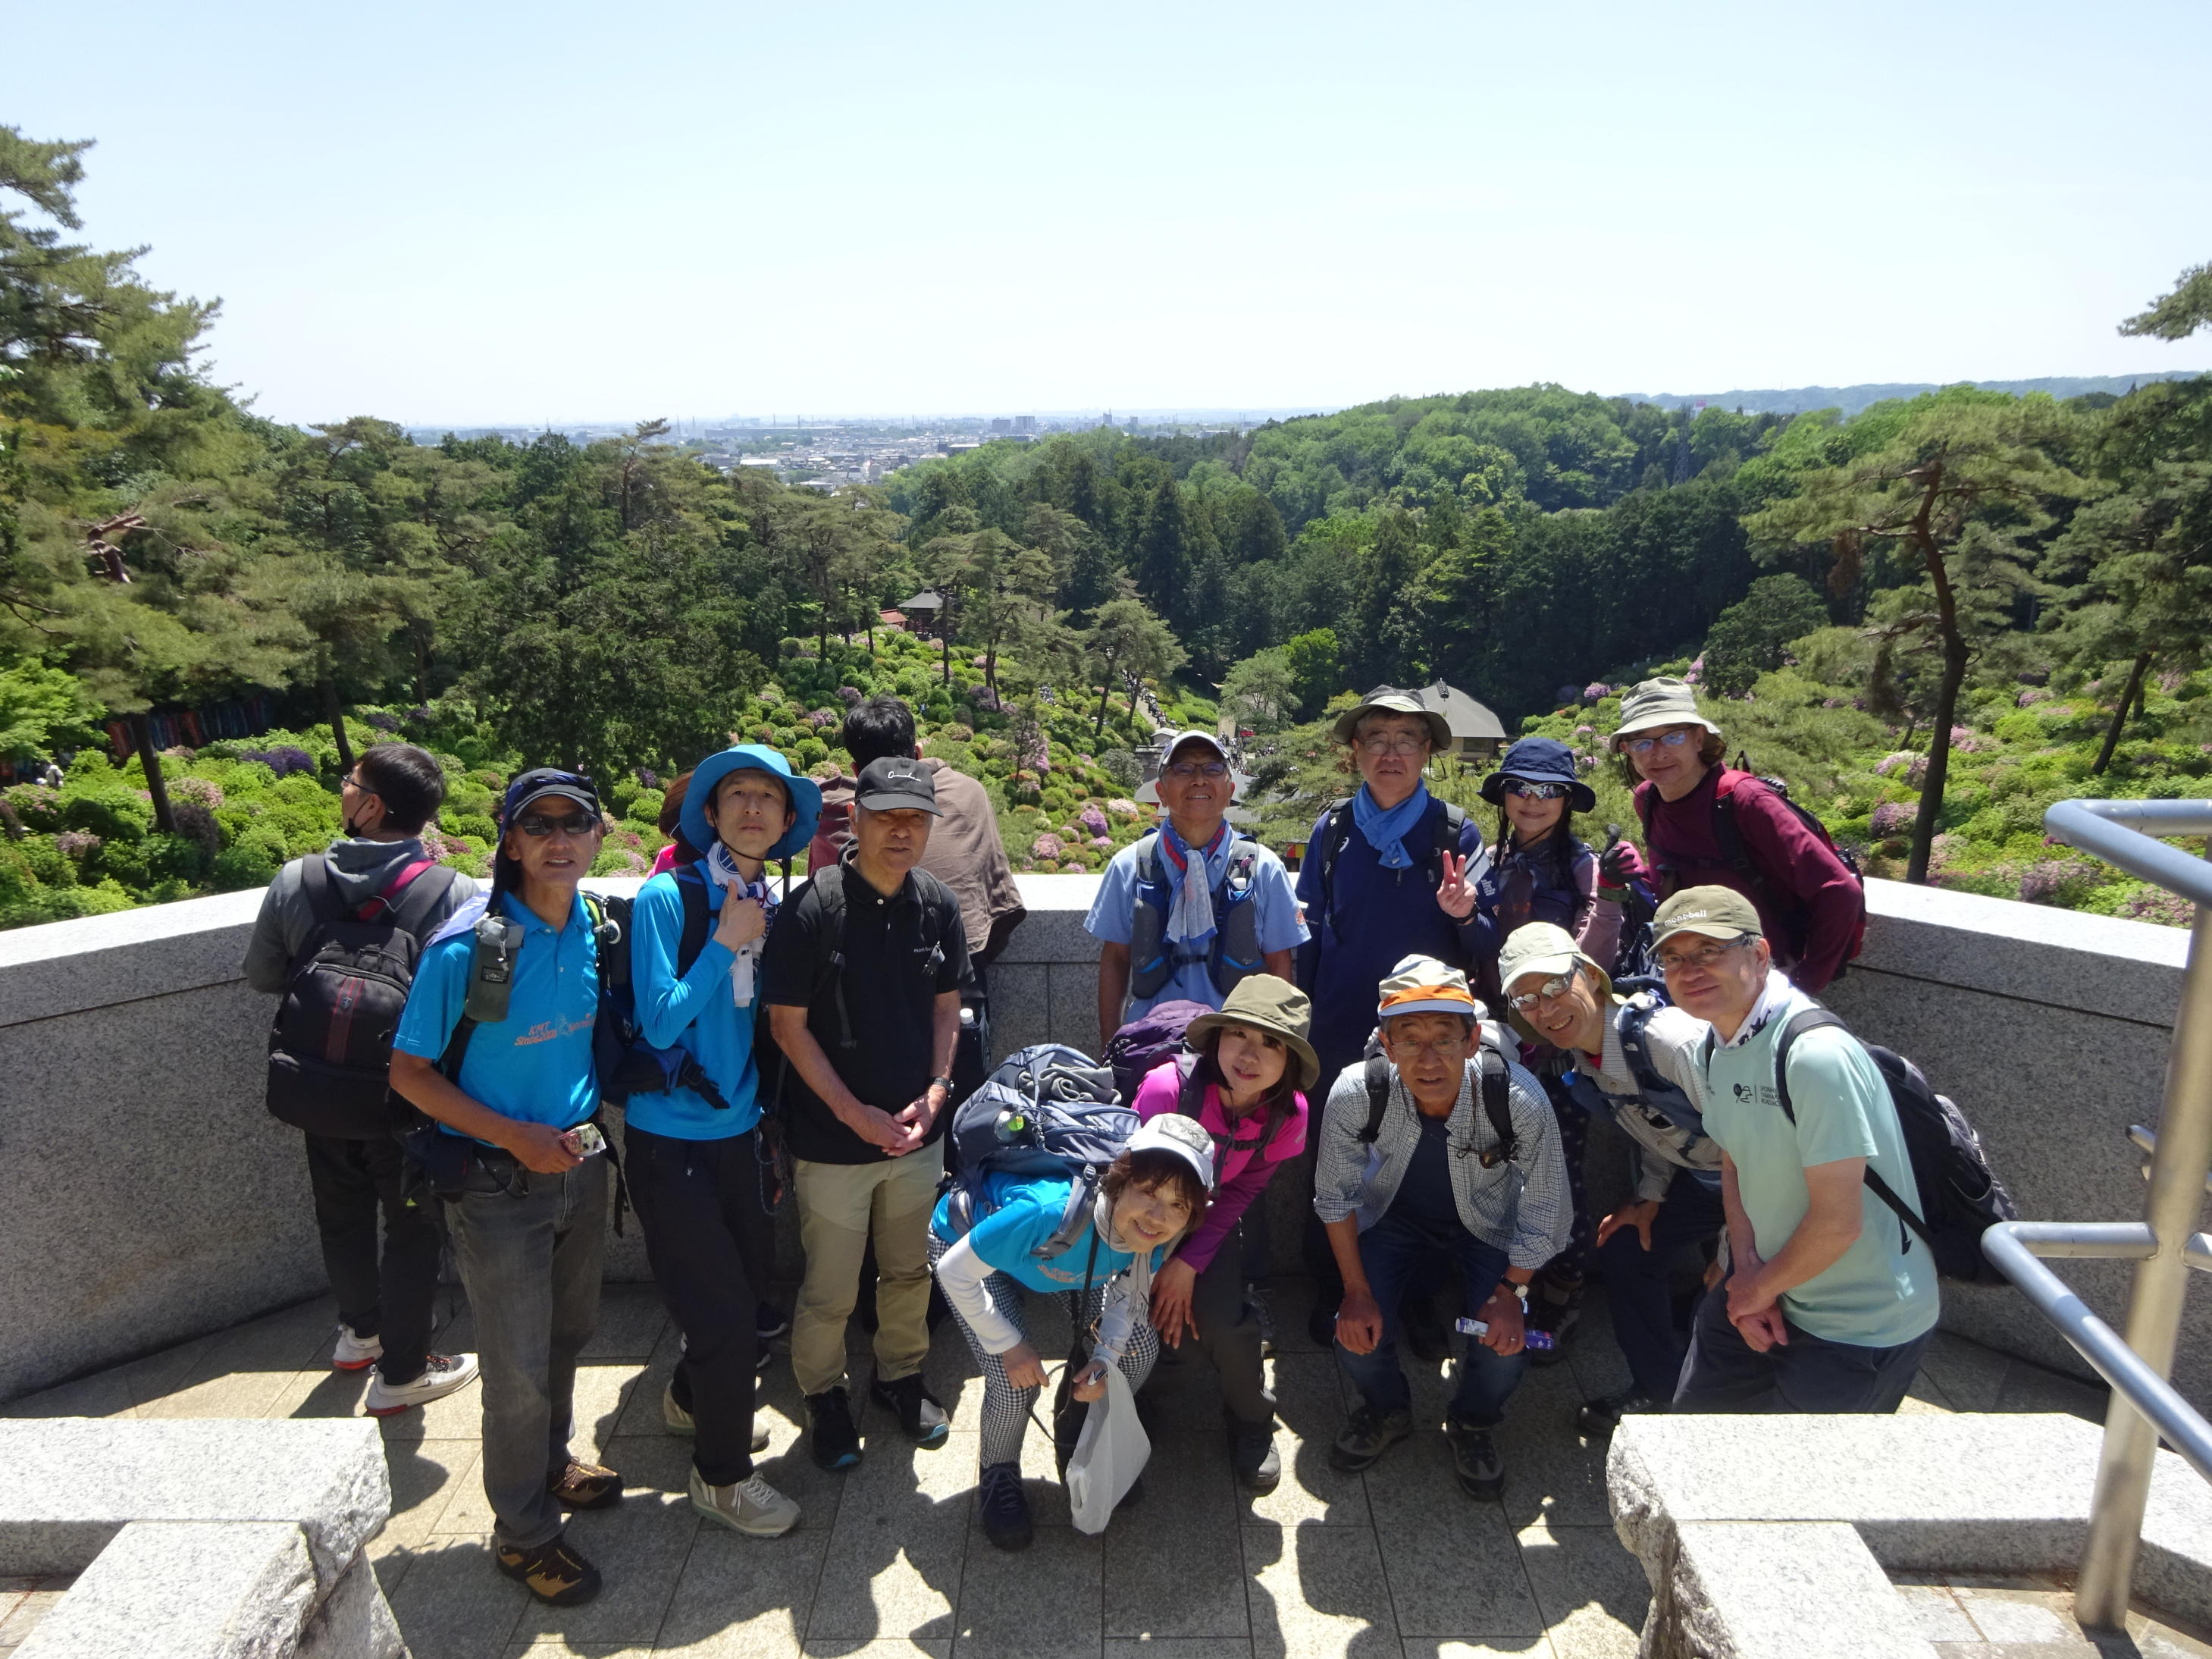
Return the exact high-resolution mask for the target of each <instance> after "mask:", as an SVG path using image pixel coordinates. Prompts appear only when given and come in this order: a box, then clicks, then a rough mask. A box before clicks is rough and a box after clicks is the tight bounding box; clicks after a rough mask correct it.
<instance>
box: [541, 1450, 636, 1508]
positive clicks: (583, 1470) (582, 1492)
mask: <svg viewBox="0 0 2212 1659" xmlns="http://www.w3.org/2000/svg"><path fill="white" fill-rule="evenodd" d="M545 1490H546V1491H548V1492H551V1493H552V1494H553V1501H554V1502H555V1503H556V1504H559V1505H560V1506H561V1507H562V1509H564V1510H611V1509H612V1508H614V1506H615V1505H616V1504H619V1503H621V1502H622V1494H623V1479H622V1476H620V1475H618V1474H616V1473H615V1472H614V1471H613V1470H612V1469H610V1468H603V1467H602V1466H601V1465H599V1464H597V1463H586V1462H584V1461H583V1459H581V1458H580V1457H572V1458H570V1459H569V1460H568V1468H565V1469H563V1470H562V1471H561V1473H560V1474H556V1475H553V1476H551V1477H550V1478H549V1479H548V1480H546V1482H545Z"/></svg>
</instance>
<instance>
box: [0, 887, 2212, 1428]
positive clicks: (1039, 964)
mask: <svg viewBox="0 0 2212 1659" xmlns="http://www.w3.org/2000/svg"><path fill="white" fill-rule="evenodd" d="M1021 884H1022V890H1023V894H1024V897H1025V899H1026V900H1027V902H1028V904H1029V908H1030V917H1029V920H1028V921H1026V922H1025V923H1024V925H1023V926H1022V927H1021V928H1020V930H1019V931H1018V932H1017V933H1015V935H1014V938H1013V940H1012V944H1011V945H1009V946H1008V947H1007V950H1006V953H1005V954H1004V956H1002V957H1000V961H999V962H998V963H995V964H994V967H993V969H992V977H991V994H992V1002H993V1008H994V1047H995V1048H997V1049H998V1051H999V1052H1000V1053H1001V1054H1003V1053H1006V1052H1007V1051H1008V1050H1010V1049H1012V1048H1018V1047H1020V1046H1022V1045H1023V1044H1025V1043H1030V1042H1042V1041H1045V1040H1047V1039H1056V1040H1059V1041H1062V1042H1070V1043H1073V1044H1074V1045H1075V1046H1077V1047H1079V1048H1090V1047H1091V1045H1092V1044H1094V1043H1095V1042H1096V1041H1097V947H1096V946H1095V945H1093V944H1092V943H1091V940H1090V939H1089V938H1088V937H1087V936H1086V935H1085V933H1083V930H1082V921H1083V916H1084V913H1085V910H1086V909H1087V908H1089V905H1090V902H1091V897H1092V896H1093V895H1094V894H1095V892H1096V891H1097V878H1096V877H1089V876H1025V877H1024V878H1021ZM603 885H605V886H606V887H608V888H609V889H615V888H617V887H619V886H620V885H622V884H616V883H607V884H603ZM259 902H260V896H259V894H258V893H234V894H228V895H224V896H219V897H215V898H208V899H197V900H191V901H188V902H184V903H179V904H171V905H163V906H160V907H157V908H150V909H144V910H134V911H128V912H125V913H123V914H121V915H108V916H98V917H89V918H86V919H84V920H82V921H67V922H56V923H53V924H52V925H50V926H47V927H31V928H23V929H19V930H17V931H15V932H12V933H0V1032H4V1038H0V1054H4V1055H5V1057H6V1058H5V1061H4V1064H0V1214H5V1215H6V1216H7V1217H8V1218H9V1225H8V1226H7V1227H6V1229H5V1230H4V1231H0V1400H5V1399H9V1398H12V1397H14V1396H15V1395H20V1394H23V1393H26V1392H28V1391H30V1390H31V1389H37V1388H41V1387H44V1386H46V1385H48V1384H51V1383H58V1382H60V1381H63V1380H64V1379H66V1378H68V1377H70V1376H76V1375H78V1374H80V1373H82V1372H85V1371H88V1370H94V1369H97V1368H99V1367H100V1366H104V1365H107V1364H114V1363H116V1362H117V1361H119V1360H122V1359H125V1358H131V1357H133V1356H135V1355H137V1354H140V1353H144V1352H150V1351H152V1350H154V1349H157V1348H160V1347H162V1346H167V1345H168V1344H170V1343H173V1342H176V1341H179V1340H183V1339H184V1338H186V1337H189V1336H193V1335H197V1334H200V1333H202V1332H204V1331H207V1330H210V1329H215V1328H221V1327H222V1326H225V1325H228V1324H232V1323H235V1322H238V1321H240V1320H243V1319H246V1318H249V1317H251V1316H254V1315H256V1314H258V1313H262V1312H265V1311H267V1310H270V1309H272V1308H276V1307H279V1306H283V1305H284V1304H287V1303H289V1302H292V1301H295V1300H298V1299H300V1298H301V1297H307V1296H309V1295H313V1294H314V1293H316V1292H318V1291H320V1290H321V1289H322V1287H323V1281H322V1270H321V1265H320V1262H319V1258H318V1255H317V1252H316V1248H315V1240H314V1231H313V1225H312V1222H311V1219H310V1216H309V1212H308V1202H307V1181H306V1176H305V1171H304V1170H303V1168H302V1167H301V1156H300V1151H299V1145H298V1140H297V1137H296V1136H295V1135H293V1134H292V1133H290V1132H289V1131H286V1130H283V1129H281V1128H280V1127H277V1126H276V1125H275V1124H274V1123H272V1122H271V1121H270V1119H269V1118H268V1116H267V1115H265V1113H264V1111H263V1109H262V1106H261V1096H262V1077H263V1066H264V1058H263V1057H264V1052H265V1047H266V1036H267V1031H268V1024H269V1019H270V1013H271V1012H272V1009H271V1005H270V1000H268V999H267V998H264V997H261V996H258V995H257V994H254V993H253V992H252V991H250V990H249V989H247V987H246V985H245V983H244V981H243V980H242V979H241V978H240V963H241V961H242V960H243V958H244V956H245V951H246V936H247V934H248V933H249V932H250V930H251V928H252V921H253V917H254V915H255V912H256V910H257V908H258V906H259ZM1869 902H1870V904H1871V907H1872V909H1873V919H1872V921H1871V924H1870V926H1869V931H1868V937H1867V945H1866V951H1865V954H1864V956H1863V958H1862V960H1861V961H1860V962H1859V963H1857V964H1856V965H1855V966H1854V967H1853V968H1852V969H1851V971H1850V973H1849V974H1848V975H1845V977H1844V979H1843V980H1841V981H1838V983H1837V985H1836V986H1835V987H1833V988H1832V993H1831V994H1830V997H1829V1000H1830V1001H1831V1002H1832V1003H1833V1005H1834V1006H1836V1008H1837V1009H1838V1011H1839V1012H1842V1013H1844V1015H1845V1016H1846V1017H1847V1018H1850V1020H1851V1021H1852V1023H1853V1024H1854V1026H1855V1027H1856V1028H1857V1029H1858V1030H1861V1031H1862V1032H1863V1033H1864V1034H1865V1035H1866V1036H1868V1037H1869V1038H1871V1039H1873V1040H1875V1041H1877V1042H1887V1043H1888V1044H1889V1045H1890V1046H1892V1047H1893V1048H1899V1049H1900V1050H1902V1051H1903V1052H1905V1053H1906V1054H1911V1056H1912V1057H1913V1058H1914V1059H1916V1060H1918V1061H1919V1062H1920V1063H1921V1064H1922V1065H1923V1067H1924V1068H1925V1069H1926V1070H1927V1072H1928V1073H1929V1077H1930V1078H1931V1079H1933V1080H1934V1082H1935V1084H1936V1086H1937V1087H1938V1088H1940V1089H1942V1090H1943V1091H1945V1092H1947V1093H1948V1094H1951V1095H1953V1096H1954V1097H1956V1098H1957V1099H1958V1100H1959V1101H1960V1103H1962V1104H1963V1105H1965V1106H1966V1109H1967V1110H1968V1111H1969V1113H1971V1114H1972V1116H1973V1118H1974V1121H1975V1122H1976V1123H1977V1124H1978V1125H1979V1126H1980V1127H1981V1128H1982V1130H1983V1132H1984V1135H1985V1136H1986V1138H1987V1139H1988V1142H1989V1146H1990V1152H1991V1154H1992V1156H1993V1157H1994V1158H1995V1159H1996V1164H1997V1167H1998V1168H1999V1169H2000V1170H2002V1172H2003V1174H2004V1176H2005V1177H2006V1179H2007V1180H2008V1182H2010V1183H2011V1185H2012V1188H2013V1190H2014V1192H2015V1194H2016V1195H2017V1196H2018V1198H2019V1200H2020V1201H2021V1209H2022V1211H2023V1212H2024V1213H2025V1214H2027V1215H2028V1216H2030V1217H2032V1218H2039V1219H2048V1220H2098V1221H2108V1220H2112V1219H2115V1218H2130V1217H2134V1216H2136V1215H2139V1214H2140V1213H2141V1212H2142V1179H2141V1176H2140V1175H2139V1174H2138V1160H2137V1158H2136V1153H2135V1152H2134V1150H2133V1149H2132V1148H2131V1147H2130V1146H2129V1145H2128V1143H2127V1140H2126V1138H2125V1137H2126V1130H2127V1127H2128V1125H2129V1124H2130V1123H2132V1122H2141V1121H2147V1120H2151V1119H2154V1117H2155V1115H2156V1113H2157V1111H2158V1104H2159V1097H2160V1081H2161V1078H2162V1076H2163V1073H2164V1069H2165V1063H2166V1043H2167V1041H2168V1038H2169V1036H2170V1035H2171V1028H2172V1022H2173V1017H2174V1011H2175V1008H2176V1006H2178V1002H2179V987H2180V978H2181V968H2182V964H2183V961H2184V957H2185V951H2186V950H2187V945H2188V936H2187V935H2186V934H2185V933H2181V932H2179V930H2175V929H2171V928H2164V927H2153V926H2150V925H2148V924H2146V923H2141V922H2129V921H2111V920H2108V919H2106V918H2103V917H2097V916H2086V915H2077V914H2075V913H2072V912H2069V911H2061V910H2051V909H2043V908H2037V907H2034V906H2031V905H2024V904H2015V903H2010V902H2004V901H2001V900H1995V899H1984V898H1978V897H1974V896H1968V895H1963V894H1957V893H1946V892H1940V891H1933V890H1926V889H1920V888H1911V887H1905V886H1903V885H1900V884H1893V883H1888V882H1875V883H1871V884H1869ZM1592 1156H1593V1159H1594V1160H1595V1161H1596V1162H1595V1163H1594V1167H1593V1176H1594V1179H1595V1182H1596V1188H1597V1191H1598V1193H1599V1194H1600V1195H1601V1196H1603V1195H1605V1194H1606V1193H1607V1189H1608V1188H1609V1187H1610V1185H1611V1182H1612V1181H1613V1179H1615V1178H1617V1177H1615V1176H1614V1175H1613V1168H1614V1166H1616V1165H1618V1164H1620V1158H1619V1156H1618V1149H1617V1147H1616V1146H1608V1145H1607V1142H1606V1141H1605V1140H1604V1139H1603V1138H1597V1144H1596V1145H1595V1146H1594V1147H1593V1152H1592ZM1276 1184H1277V1185H1279V1186H1285V1183H1281V1182H1278V1183H1276ZM1281 1196H1282V1197H1283V1198H1284V1199H1285V1205H1287V1202H1288V1200H1289V1199H1290V1194H1288V1192H1287V1188H1286V1190H1285V1194H1282V1195H1281ZM1279 1219H1281V1220H1285V1221H1286V1220H1287V1219H1288V1216H1287V1212H1286V1210H1285V1214H1283V1215H1282V1216H1281V1217H1279ZM1295 1240H1296V1233H1295V1231H1286V1230H1285V1227H1284V1226H1283V1225H1278V1227H1277V1229H1276V1255H1277V1259H1278V1264H1279V1266H1280V1267H1284V1268H1285V1270H1294V1269H1295V1268H1296V1267H1297V1247H1296V1243H1295ZM608 1272H609V1274H610V1276H611V1277H616V1278H622V1279H641V1278H643V1277H644V1276H645V1270H644V1261H643V1257H642V1253H641V1250H640V1249H639V1247H638V1243H637V1238H636V1229H635V1227H633V1228H631V1229H630V1236H629V1238H628V1239H627V1240H624V1241H621V1242H619V1243H617V1244H616V1245H615V1246H614V1247H613V1248H612V1249H611V1251H610V1254H609V1261H608ZM2068 1273H2069V1278H2070V1279H2072V1280H2073V1281H2074V1282H2075V1284H2076V1285H2079V1286H2080V1287H2081V1292H2082V1294H2083V1296H2084V1297H2085V1299H2086V1300H2087V1301H2088V1303H2089V1304H2090V1305H2091V1306H2093V1308H2095V1309H2096V1310H2098V1311H2099V1312H2100V1314H2102V1315H2104V1316H2106V1317H2107V1318H2110V1319H2117V1317H2118V1315H2119V1314H2120V1313H2121V1312H2122V1311H2123V1310H2124V1297H2125V1283H2126V1272H2125V1267H2124V1264H2118V1263H2108V1262H2091V1261H2083V1262H2080V1263H2076V1264H2074V1265H2072V1266H2070V1267H2069V1269H2068ZM1944 1322H1945V1323H1946V1325H1947V1326H1949V1327H1951V1328H1954V1329H1956V1330H1958V1331H1960V1332H1961V1333H1962V1334H1966V1335H1968V1336H1971V1337H1973V1338H1974V1339H1976V1340H1979V1341H1982V1342H1985V1343H1987V1344H1989V1345H1990V1346H1994V1347H1997V1348H2000V1349H2002V1350H2004V1351H2006V1352H2012V1353H2015V1354H2019V1355H2021V1356H2024V1357H2026V1358H2033V1359H2036V1360H2039V1361H2041V1362H2043V1363H2045V1364H2051V1365H2054V1366H2058V1367H2062V1368H2063V1369H2066V1370H2073V1371H2076V1372H2081V1371H2082V1367H2081V1362H2080V1361H2079V1360H2078V1359H2076V1358H2075V1357H2074V1354H2073V1352H2072V1350H2071V1349H2069V1348H2068V1347H2067V1346H2065V1344H2064V1343H2063V1341H2062V1340H2060V1339H2059V1338H2058V1337H2057V1335H2056V1334H2055V1333H2053V1332H2052V1331H2051V1328H2049V1327H2048V1326H2047V1325H2045V1323H2044V1322H2042V1321H2041V1320H2040V1319H2039V1318H2038V1317H2037V1316H2035V1315H2034V1313H2033V1311H2032V1310H2029V1309H2028V1307H2027V1304H2025V1303H2023V1302H2022V1301H2021V1299H2020V1298H2019V1297H2018V1296H2017V1295H2016V1294H2015V1292H2013V1291H2010V1290H2008V1289H1992V1290H1969V1291H1960V1290H1956V1289H1952V1288H1948V1287H1947V1291H1946V1310H1945V1315H1944ZM2083 1374H2085V1375H2086V1373H2083ZM2174 1374H2175V1376H2176V1378H2177V1380H2178V1382H2179V1386H2180V1387H2181V1389H2182V1391H2183V1392H2184V1393H2185V1394H2186V1395H2189V1396H2190V1398H2191V1400H2192V1401H2193V1402H2194V1403H2196V1404H2197V1405H2198V1406H2199V1407H2204V1406H2206V1405H2208V1404H2212V1313H2207V1312H2206V1311H2204V1310H2202V1309H2200V1310H2198V1311H2197V1313H2196V1314H2195V1315H2194V1316H2192V1317H2191V1319H2190V1320H2189V1321H2188V1322H2186V1323H2185V1325H2184V1327H2183V1334H2182V1346H2181V1351H2180V1354H2179V1358H2178V1359H2177V1362H2176V1364H2175V1368H2174Z"/></svg>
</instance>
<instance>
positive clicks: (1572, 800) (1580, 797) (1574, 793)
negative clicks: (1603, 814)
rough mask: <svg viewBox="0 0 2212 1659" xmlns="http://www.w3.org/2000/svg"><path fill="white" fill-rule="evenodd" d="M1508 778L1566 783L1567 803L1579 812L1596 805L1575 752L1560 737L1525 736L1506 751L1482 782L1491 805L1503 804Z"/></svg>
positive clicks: (1484, 792) (1595, 798)
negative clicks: (1499, 762)
mask: <svg viewBox="0 0 2212 1659" xmlns="http://www.w3.org/2000/svg"><path fill="white" fill-rule="evenodd" d="M1508 778H1520V779H1522V780H1524V781H1527V782H1529V783H1564V784H1565V785H1566V786H1567V805H1568V806H1569V807H1570V808H1571V809H1572V810H1573V811H1577V812H1587V811H1590V810H1591V809H1592V808H1593V807H1595V805H1597V794H1596V792H1595V791H1594V790H1593V789H1591V787H1589V785H1588V784H1586V783H1584V782H1583V781H1582V778H1581V776H1580V775H1579V774H1577V772H1576V770H1575V751H1574V750H1571V749H1570V748H1568V747H1567V745H1566V744H1564V743H1561V742H1560V741H1559V739H1558V738H1522V739H1521V741H1520V742H1518V743H1516V744H1514V745H1513V746H1512V747H1511V748H1510V749H1509V750H1506V751H1505V759H1504V763H1502V764H1500V765H1499V767H1498V769H1497V770H1496V771H1495V772H1492V774H1491V775H1489V776H1488V777H1486V778H1485V779H1484V780H1483V781H1482V798H1483V799H1485V800H1486V801H1488V802H1489V803H1490V804H1491V805H1492V806H1496V805H1499V804H1500V803H1502V802H1503V801H1504V799H1505V780H1506V779H1508Z"/></svg>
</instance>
